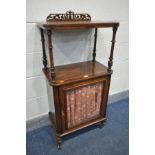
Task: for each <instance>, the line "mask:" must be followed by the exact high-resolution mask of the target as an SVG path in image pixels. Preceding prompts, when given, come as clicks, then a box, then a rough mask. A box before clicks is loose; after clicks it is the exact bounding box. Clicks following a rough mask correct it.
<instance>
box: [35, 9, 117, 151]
mask: <svg viewBox="0 0 155 155" xmlns="http://www.w3.org/2000/svg"><path fill="white" fill-rule="evenodd" d="M118 26H119V23H118V22H105V21H92V20H91V16H90V15H89V14H75V13H74V12H72V11H68V12H66V14H50V15H49V16H47V18H46V22H41V23H38V27H39V28H40V32H41V42H42V51H43V65H44V68H43V72H44V74H45V76H46V79H47V81H48V82H49V87H50V88H52V89H53V98H54V108H50V112H49V117H50V120H51V122H52V126H53V127H54V129H55V133H56V139H57V144H58V148H59V149H60V148H61V143H62V137H63V136H66V135H68V134H70V133H73V132H75V131H77V130H80V129H82V128H86V127H88V126H90V125H94V124H98V125H100V126H102V125H103V124H104V122H105V121H106V119H107V118H106V108H107V101H108V93H109V86H110V79H111V74H112V69H111V67H112V64H113V52H114V44H115V36H116V31H117V28H118ZM92 28H94V29H95V34H94V48H93V50H92V51H93V52H92V60H91V61H85V62H80V63H73V64H67V65H62V66H54V57H53V46H52V31H55V30H62V29H63V30H68V31H69V30H71V29H92ZM98 28H112V32H113V33H112V41H111V42H112V44H111V51H110V57H109V61H108V67H106V66H105V65H103V64H101V63H99V62H97V61H96V60H95V57H96V42H97V30H98ZM45 33H47V42H48V49H49V52H48V53H49V62H48V60H47V53H46V51H45V49H46V48H45V37H44V35H45ZM71 52H72V51H71ZM48 63H49V66H48ZM50 95H51V96H52V93H51V94H50ZM50 104H52V103H50ZM50 106H51V105H50Z"/></svg>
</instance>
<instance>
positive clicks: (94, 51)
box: [92, 28, 97, 62]
mask: <svg viewBox="0 0 155 155" xmlns="http://www.w3.org/2000/svg"><path fill="white" fill-rule="evenodd" d="M96 43H97V28H95V34H94V48H93V54H92V55H93V62H95V58H96Z"/></svg>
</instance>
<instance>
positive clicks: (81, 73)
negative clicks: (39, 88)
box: [43, 61, 112, 86]
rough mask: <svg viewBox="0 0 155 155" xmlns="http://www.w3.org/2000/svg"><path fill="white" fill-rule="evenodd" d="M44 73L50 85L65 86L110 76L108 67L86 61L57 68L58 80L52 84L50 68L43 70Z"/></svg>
mask: <svg viewBox="0 0 155 155" xmlns="http://www.w3.org/2000/svg"><path fill="white" fill-rule="evenodd" d="M43 72H44V74H45V76H46V78H47V80H48V81H49V82H50V85H52V86H54V85H64V84H67V83H72V82H76V81H80V80H81V81H82V80H84V79H90V78H91V79H92V78H96V77H100V76H106V75H110V74H111V73H112V71H108V67H106V66H104V65H103V64H101V63H99V62H97V61H95V62H93V61H85V62H79V63H74V64H68V65H61V66H56V67H55V73H56V80H55V82H52V80H51V75H50V70H49V68H46V69H43Z"/></svg>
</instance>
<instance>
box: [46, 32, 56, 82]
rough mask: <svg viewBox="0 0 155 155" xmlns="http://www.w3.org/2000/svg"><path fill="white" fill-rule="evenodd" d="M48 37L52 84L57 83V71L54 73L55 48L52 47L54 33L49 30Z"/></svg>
mask: <svg viewBox="0 0 155 155" xmlns="http://www.w3.org/2000/svg"><path fill="white" fill-rule="evenodd" d="M47 35H48V48H49V53H50V73H51V80H52V82H55V71H54V60H53V46H52V39H51V35H52V31H51V30H47Z"/></svg>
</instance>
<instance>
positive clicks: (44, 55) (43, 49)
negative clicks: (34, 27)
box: [40, 29, 47, 69]
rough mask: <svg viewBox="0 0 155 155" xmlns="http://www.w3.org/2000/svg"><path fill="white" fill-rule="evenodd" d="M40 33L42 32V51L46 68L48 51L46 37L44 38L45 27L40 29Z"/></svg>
mask: <svg viewBox="0 0 155 155" xmlns="http://www.w3.org/2000/svg"><path fill="white" fill-rule="evenodd" d="M40 33H41V42H42V51H43V56H42V61H43V65H44V69H46V68H47V57H46V51H45V39H44V31H43V29H40Z"/></svg>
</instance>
